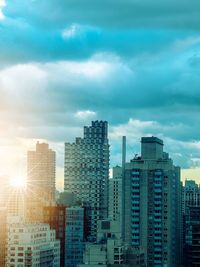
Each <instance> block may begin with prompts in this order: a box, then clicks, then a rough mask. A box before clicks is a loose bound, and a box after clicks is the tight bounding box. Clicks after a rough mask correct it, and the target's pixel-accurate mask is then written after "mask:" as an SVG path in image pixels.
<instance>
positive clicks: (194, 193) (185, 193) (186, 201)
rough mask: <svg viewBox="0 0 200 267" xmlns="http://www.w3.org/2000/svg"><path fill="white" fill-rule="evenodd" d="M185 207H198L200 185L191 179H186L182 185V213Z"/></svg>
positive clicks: (199, 202) (199, 204)
mask: <svg viewBox="0 0 200 267" xmlns="http://www.w3.org/2000/svg"><path fill="white" fill-rule="evenodd" d="M187 207H200V187H199V185H198V184H196V183H195V181H193V180H186V181H185V186H183V187H182V209H183V213H185V211H186V208H187Z"/></svg>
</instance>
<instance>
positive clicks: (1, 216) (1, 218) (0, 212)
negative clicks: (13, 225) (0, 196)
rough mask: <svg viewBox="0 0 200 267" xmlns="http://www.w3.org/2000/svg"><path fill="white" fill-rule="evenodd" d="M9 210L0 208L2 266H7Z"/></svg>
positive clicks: (0, 254)
mask: <svg viewBox="0 0 200 267" xmlns="http://www.w3.org/2000/svg"><path fill="white" fill-rule="evenodd" d="M6 248H7V210H6V208H0V266H2V267H3V266H5V262H6V252H7V249H6Z"/></svg>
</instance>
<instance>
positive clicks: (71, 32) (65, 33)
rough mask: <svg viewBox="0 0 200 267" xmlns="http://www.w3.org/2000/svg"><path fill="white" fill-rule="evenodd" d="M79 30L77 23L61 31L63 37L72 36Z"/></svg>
mask: <svg viewBox="0 0 200 267" xmlns="http://www.w3.org/2000/svg"><path fill="white" fill-rule="evenodd" d="M78 30H79V26H78V25H77V24H72V25H71V26H70V27H67V28H66V29H64V31H63V32H62V37H63V38H64V39H69V38H73V37H75V36H76V34H77V32H78Z"/></svg>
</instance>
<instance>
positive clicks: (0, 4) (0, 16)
mask: <svg viewBox="0 0 200 267" xmlns="http://www.w3.org/2000/svg"><path fill="white" fill-rule="evenodd" d="M5 5H6V2H5V0H0V20H3V19H4V18H5V16H4V14H3V11H2V8H3V7H4V6H5Z"/></svg>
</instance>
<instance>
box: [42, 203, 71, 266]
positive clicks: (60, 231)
mask: <svg viewBox="0 0 200 267" xmlns="http://www.w3.org/2000/svg"><path fill="white" fill-rule="evenodd" d="M43 212H44V216H43V217H44V221H43V222H44V223H47V224H49V226H50V228H51V229H53V230H55V232H56V239H58V240H60V267H65V266H66V265H65V242H66V241H65V238H66V218H67V215H66V206H64V205H57V206H50V207H44V210H43Z"/></svg>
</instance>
